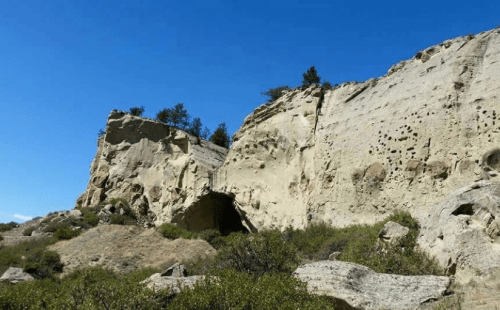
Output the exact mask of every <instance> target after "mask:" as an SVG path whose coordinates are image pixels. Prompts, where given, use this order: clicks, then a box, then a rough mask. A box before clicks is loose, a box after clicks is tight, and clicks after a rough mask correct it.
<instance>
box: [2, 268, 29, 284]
mask: <svg viewBox="0 0 500 310" xmlns="http://www.w3.org/2000/svg"><path fill="white" fill-rule="evenodd" d="M34 279H35V278H33V277H32V276H31V275H30V274H29V273H26V272H24V271H23V268H18V267H9V269H7V271H5V272H4V274H3V275H2V277H1V278H0V281H9V282H10V283H19V282H24V281H31V280H34Z"/></svg>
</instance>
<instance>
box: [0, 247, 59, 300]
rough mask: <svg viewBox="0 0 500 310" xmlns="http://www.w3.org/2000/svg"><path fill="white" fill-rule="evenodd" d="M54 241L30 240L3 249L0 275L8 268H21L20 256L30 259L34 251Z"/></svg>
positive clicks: (21, 260)
mask: <svg viewBox="0 0 500 310" xmlns="http://www.w3.org/2000/svg"><path fill="white" fill-rule="evenodd" d="M56 241H57V239H55V238H48V239H45V240H43V239H42V240H30V241H25V242H22V243H20V244H17V245H10V246H5V247H3V248H2V250H0V274H3V273H4V272H5V270H7V269H8V268H9V267H23V266H24V261H23V259H22V256H25V257H30V256H31V255H32V254H33V253H35V252H36V251H39V250H43V249H45V248H46V247H47V246H48V245H50V244H53V243H55V242H56ZM0 308H1V307H0Z"/></svg>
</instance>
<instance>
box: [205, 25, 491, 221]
mask: <svg viewBox="0 0 500 310" xmlns="http://www.w3.org/2000/svg"><path fill="white" fill-rule="evenodd" d="M499 97H500V30H499V29H495V30H492V31H488V32H484V33H481V34H478V35H476V36H467V37H460V38H456V39H453V40H448V41H446V42H444V43H442V44H439V45H436V46H432V47H430V48H428V49H426V50H424V51H422V52H419V53H417V55H415V56H414V57H413V58H412V59H410V60H407V61H403V62H401V63H399V64H397V65H395V66H393V67H392V68H390V70H389V71H388V73H387V74H386V75H384V76H382V77H380V78H377V79H371V80H368V81H366V82H364V83H354V82H353V83H345V84H342V85H340V86H338V87H335V88H334V89H333V90H328V91H324V90H322V89H321V88H320V87H317V86H315V85H313V86H311V87H309V88H308V89H306V90H304V91H301V90H299V89H295V90H291V91H288V92H287V93H286V94H285V95H284V96H282V97H281V98H280V99H278V100H277V101H275V102H273V103H271V104H265V105H262V106H260V107H258V108H257V109H256V110H255V111H254V112H253V113H252V114H250V115H249V116H248V117H247V118H246V119H245V122H244V124H243V126H242V127H241V128H240V129H239V130H238V132H237V133H236V134H235V136H234V142H233V144H232V146H231V149H230V151H229V153H228V155H227V157H226V159H225V161H224V164H223V166H222V167H220V168H219V169H218V170H217V178H216V182H215V188H216V189H217V190H218V191H222V192H226V193H230V194H232V195H234V196H235V202H236V204H237V205H238V206H239V208H240V209H241V211H242V213H244V214H245V215H246V217H247V218H248V220H249V221H250V222H251V223H252V225H254V226H255V227H256V228H262V227H278V228H284V227H286V226H288V225H292V226H294V227H304V226H306V225H307V223H308V222H310V221H321V220H325V221H327V222H329V223H331V224H332V225H335V226H345V225H349V224H354V223H373V222H375V221H378V220H381V219H383V218H384V217H386V216H387V215H388V214H389V213H391V212H392V211H394V210H397V209H398V210H408V211H410V212H411V213H413V214H415V213H416V210H417V209H418V208H424V209H426V208H428V206H429V205H430V204H432V203H434V202H437V201H440V200H441V199H442V198H444V197H445V196H446V195H447V194H448V193H450V192H452V191H453V190H455V189H456V188H457V187H460V186H462V185H464V184H467V183H469V182H472V181H476V180H480V179H491V180H498V170H499V169H500V164H499V163H500V150H498V149H496V148H497V147H498V146H499V142H500V135H499V132H500V123H498V120H497V114H496V113H497V112H496V110H497V109H500V98H499Z"/></svg>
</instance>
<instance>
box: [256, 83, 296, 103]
mask: <svg viewBox="0 0 500 310" xmlns="http://www.w3.org/2000/svg"><path fill="white" fill-rule="evenodd" d="M289 89H290V87H288V85H282V86H278V87H274V88H270V89H269V90H267V91H265V92H261V95H263V96H268V97H269V98H268V99H267V102H273V101H276V100H278V99H279V98H280V97H281V96H283V94H284V93H285V91H286V90H289Z"/></svg>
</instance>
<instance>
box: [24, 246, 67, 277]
mask: <svg viewBox="0 0 500 310" xmlns="http://www.w3.org/2000/svg"><path fill="white" fill-rule="evenodd" d="M63 266H64V265H63V264H62V263H61V257H60V256H59V254H58V253H57V252H55V251H46V250H44V249H37V250H35V251H33V252H32V253H31V254H30V255H29V256H28V257H27V258H26V261H25V262H24V266H23V269H24V271H25V272H27V273H30V274H33V275H35V276H39V277H51V276H53V275H54V274H55V273H60V272H62V270H63Z"/></svg>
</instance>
